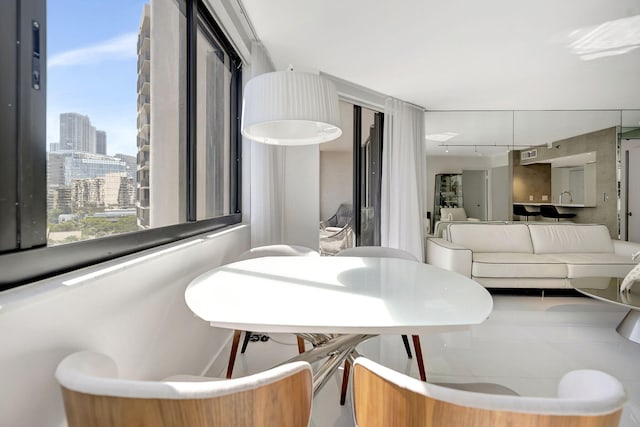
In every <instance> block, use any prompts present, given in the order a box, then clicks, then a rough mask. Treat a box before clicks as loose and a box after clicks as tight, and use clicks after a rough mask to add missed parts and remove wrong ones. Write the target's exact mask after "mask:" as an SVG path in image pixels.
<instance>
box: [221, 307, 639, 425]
mask: <svg viewBox="0 0 640 427" xmlns="http://www.w3.org/2000/svg"><path fill="white" fill-rule="evenodd" d="M625 313H626V310H625V309H623V308H621V307H618V306H615V305H613V304H608V303H604V302H600V301H596V300H593V299H590V298H586V297H566V296H565V297H557V296H556V297H549V296H547V297H544V298H542V297H540V296H506V295H494V310H493V312H492V314H491V317H490V318H489V319H488V320H487V321H486V322H484V323H483V324H482V325H479V326H474V327H472V328H471V329H470V330H467V331H459V332H448V333H433V334H425V335H421V341H422V348H423V351H424V356H425V364H426V367H427V376H428V379H429V380H430V381H436V382H473V381H478V382H492V383H497V384H502V385H504V386H507V387H509V388H511V389H513V390H515V391H517V392H518V393H519V394H520V395H529V396H553V395H554V394H555V390H556V385H557V383H558V380H559V378H560V377H561V376H562V375H563V374H564V373H566V372H568V371H570V370H573V369H579V368H592V369H600V370H602V371H605V372H608V373H610V374H612V375H614V376H615V377H617V378H618V379H619V380H620V381H621V382H622V383H623V384H624V386H625V389H626V391H627V395H628V403H627V405H626V406H625V408H624V411H623V414H622V420H621V423H620V425H621V426H622V427H640V344H636V343H633V342H630V341H628V340H626V339H625V338H623V337H621V336H620V335H618V334H617V332H616V331H615V327H616V325H617V324H618V323H619V322H620V320H621V319H622V318H623V317H624V315H625ZM358 350H359V351H360V353H361V354H363V355H365V356H367V357H369V358H371V359H374V360H376V361H379V362H381V363H382V364H384V365H386V366H389V367H391V368H393V369H396V370H398V371H401V372H404V373H407V374H409V375H411V376H413V377H415V378H418V367H417V365H416V364H415V362H414V361H412V360H409V359H407V357H406V353H405V352H404V349H403V346H402V340H401V338H400V336H395V335H390V336H382V337H377V338H373V339H371V340H369V341H367V342H365V343H363V344H362V345H361V346H360V347H359V348H358ZM296 353H297V348H296V346H295V337H293V336H292V335H287V334H273V335H271V339H270V340H269V341H268V342H255V343H250V345H249V348H248V349H247V352H246V353H245V354H244V355H242V356H239V357H238V359H237V360H236V367H235V371H234V377H235V376H242V375H245V374H249V373H252V372H256V371H258V370H261V369H266V368H268V367H269V366H271V365H274V364H275V363H277V362H278V361H282V360H284V359H286V358H288V357H291V356H293V355H295V354H296ZM227 355H228V350H227V349H225V350H224V351H223V352H222V356H221V357H220V358H219V359H224V360H217V361H216V363H214V365H213V367H212V370H211V372H209V374H211V375H219V376H222V374H223V370H224V369H225V366H226V363H227ZM339 374H340V376H338V375H336V376H335V378H332V379H331V380H330V381H329V383H328V384H327V385H326V386H325V387H324V388H323V389H322V390H321V392H320V393H319V394H318V396H316V397H315V398H314V406H313V416H312V423H311V425H312V426H315V427H326V426H333V427H342V426H345V427H346V426H353V425H354V424H353V418H352V414H351V406H350V405H351V401H350V398H349V399H348V400H347V403H346V405H345V406H344V407H341V406H340V405H339V403H338V400H339V396H338V390H339V383H340V378H341V374H342V371H340V373H339Z"/></svg>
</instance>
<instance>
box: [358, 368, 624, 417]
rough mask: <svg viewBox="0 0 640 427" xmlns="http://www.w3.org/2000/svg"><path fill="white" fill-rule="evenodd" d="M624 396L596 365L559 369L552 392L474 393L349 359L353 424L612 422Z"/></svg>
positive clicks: (618, 387)
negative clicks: (539, 394)
mask: <svg viewBox="0 0 640 427" xmlns="http://www.w3.org/2000/svg"><path fill="white" fill-rule="evenodd" d="M625 401H626V396H625V391H624V389H623V387H622V384H620V382H619V381H618V380H617V379H616V378H614V377H612V376H611V375H608V374H606V373H604V372H601V371H596V370H577V371H571V372H569V373H567V374H566V375H564V376H563V377H562V378H561V379H560V382H559V384H558V394H557V397H549V398H545V397H522V396H504V395H492V394H486V393H476V392H470V391H464V390H459V389H451V388H448V387H442V386H439V385H435V384H430V383H425V382H421V381H418V380H417V379H415V378H411V377H409V376H407V375H405V374H402V373H400V372H396V371H394V370H392V369H389V368H387V367H384V366H382V365H380V364H378V363H375V362H373V361H371V360H369V359H366V358H364V357H359V358H357V359H356V360H355V363H354V372H353V411H354V418H355V422H356V426H358V427H383V426H384V427H386V426H412V427H449V426H456V427H510V426H520V427H614V426H618V425H619V423H620V416H621V414H622V407H623V405H624V403H625Z"/></svg>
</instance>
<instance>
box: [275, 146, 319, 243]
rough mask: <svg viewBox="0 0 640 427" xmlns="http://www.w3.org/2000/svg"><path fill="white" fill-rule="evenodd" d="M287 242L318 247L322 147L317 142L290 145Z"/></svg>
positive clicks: (286, 173)
mask: <svg viewBox="0 0 640 427" xmlns="http://www.w3.org/2000/svg"><path fill="white" fill-rule="evenodd" d="M284 164H285V166H284V183H285V190H284V205H285V207H284V233H283V234H284V242H285V243H287V244H291V245H302V246H306V247H308V248H312V249H316V250H318V249H319V247H320V242H319V234H318V230H319V225H318V221H319V219H318V212H319V209H320V151H319V150H318V146H317V145H307V146H301V147H286V150H285V161H284Z"/></svg>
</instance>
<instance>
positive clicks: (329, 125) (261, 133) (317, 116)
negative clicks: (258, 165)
mask: <svg viewBox="0 0 640 427" xmlns="http://www.w3.org/2000/svg"><path fill="white" fill-rule="evenodd" d="M242 135H244V136H245V137H246V138H249V139H252V140H254V141H258V142H262V143H265V144H275V145H310V144H320V143H322V142H327V141H331V140H334V139H336V138H338V137H339V136H340V135H342V129H340V110H339V107H338V93H337V91H336V88H335V86H334V85H333V83H331V82H330V81H328V80H327V79H325V78H323V77H320V76H319V75H316V74H311V73H303V72H298V71H276V72H273V73H265V74H261V75H259V76H256V77H254V78H253V79H251V80H250V81H249V83H247V85H246V87H245V89H244V99H243V102H242Z"/></svg>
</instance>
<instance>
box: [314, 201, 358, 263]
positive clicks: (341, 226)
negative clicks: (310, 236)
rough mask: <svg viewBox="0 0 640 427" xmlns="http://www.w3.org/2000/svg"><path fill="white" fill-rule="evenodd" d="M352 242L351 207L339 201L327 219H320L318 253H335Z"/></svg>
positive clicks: (351, 245)
mask: <svg viewBox="0 0 640 427" xmlns="http://www.w3.org/2000/svg"><path fill="white" fill-rule="evenodd" d="M353 244H354V232H353V207H352V206H351V204H349V203H341V204H340V206H339V207H338V210H337V211H336V213H335V214H333V215H332V216H331V217H330V218H329V219H327V220H324V221H320V253H321V254H322V255H335V254H337V253H338V252H340V251H341V250H342V249H345V248H351V247H353Z"/></svg>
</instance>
